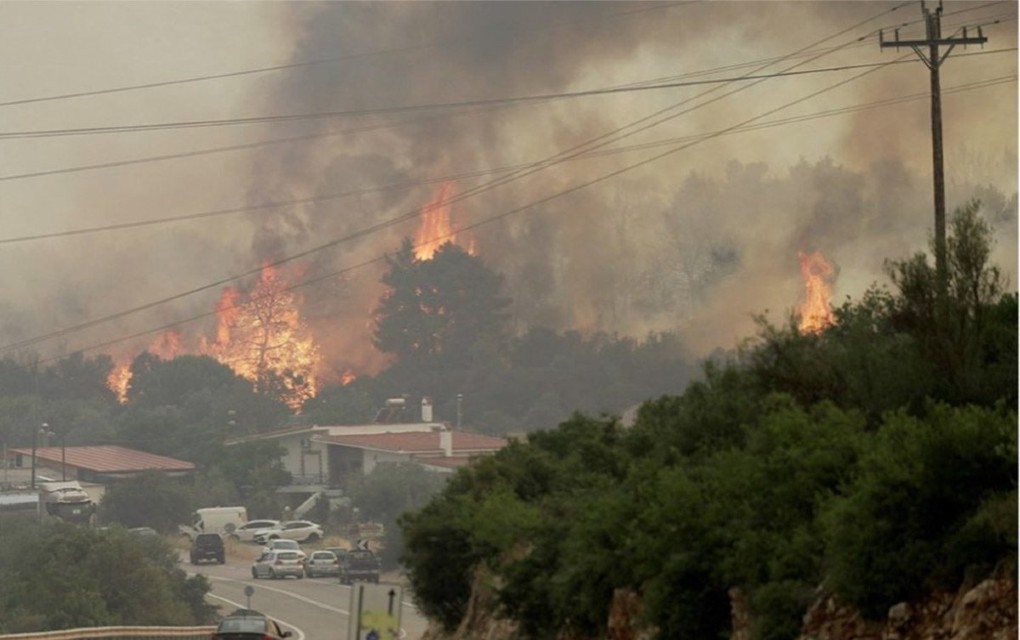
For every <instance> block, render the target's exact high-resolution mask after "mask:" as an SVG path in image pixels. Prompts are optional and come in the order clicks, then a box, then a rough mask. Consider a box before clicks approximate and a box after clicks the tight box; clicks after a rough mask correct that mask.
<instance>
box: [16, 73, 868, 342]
mask: <svg viewBox="0 0 1020 640" xmlns="http://www.w3.org/2000/svg"><path fill="white" fill-rule="evenodd" d="M874 71H875V69H870V70H867V71H864V72H862V73H860V74H858V75H857V76H855V77H854V78H850V79H848V80H843V81H840V82H837V83H835V84H832V85H830V86H828V87H826V88H824V89H820V90H817V91H814V92H812V93H810V94H808V95H806V96H803V97H801V98H798V99H797V100H794V101H792V102H788V103H786V104H784V105H781V106H779V107H775V108H773V109H770V110H768V111H766V112H764V113H761V114H758V115H757V116H753V117H751V118H748V119H746V120H743V121H741V122H739V123H737V124H735V125H732V126H731V127H727V128H725V129H722V130H719V131H718V132H716V134H715V135H711V136H706V137H704V138H701V139H698V140H695V141H691V142H687V143H683V144H680V145H678V146H675V147H674V148H672V149H669V150H667V151H664V152H661V153H658V154H656V155H654V156H651V157H649V158H646V159H644V160H641V161H639V162H637V163H634V164H630V165H628V166H626V167H623V168H620V169H616V170H614V171H611V172H609V173H606V174H603V175H601V176H599V177H597V178H594V179H592V180H589V181H587V182H584V183H581V184H577V185H574V186H572V187H569V188H567V189H564V190H562V191H558V192H556V193H554V194H551V195H548V196H545V197H543V198H540V199H538V200H534V201H532V202H529V203H527V204H525V205H522V206H519V207H515V208H513V209H510V210H507V211H504V212H502V213H499V214H496V215H493V216H490V217H488V218H484V219H482V220H480V221H478V222H475V223H472V224H470V225H465V226H462V227H460V228H458V229H456V230H455V231H452V232H451V233H447V234H443V235H441V236H438V237H434V238H430V239H428V240H424V241H422V242H421V243H420V244H418V245H412V248H419V247H422V246H427V245H431V244H433V243H437V242H441V241H443V240H448V239H450V238H452V237H454V236H456V234H458V233H461V232H463V231H468V230H471V229H475V228H478V227H481V226H483V225H486V224H491V223H493V222H496V221H498V220H502V219H504V218H507V217H509V216H511V215H515V214H517V213H521V212H523V211H526V210H529V209H533V208H535V207H537V206H539V205H542V204H546V203H548V202H551V201H553V200H556V199H558V198H561V197H563V196H566V195H570V194H572V193H576V192H578V191H581V190H582V189H586V188H588V187H590V186H593V185H595V184H599V183H601V182H605V181H607V180H610V179H612V178H615V177H617V176H619V175H622V174H624V173H628V172H630V171H633V170H634V169H637V168H640V167H643V166H645V165H648V164H651V163H653V162H657V161H658V160H661V159H663V158H665V157H668V156H671V155H673V154H674V153H678V152H680V151H683V150H684V149H687V148H689V147H691V146H693V145H695V144H698V143H700V142H703V141H705V140H709V139H713V138H715V137H719V136H721V135H724V134H726V133H728V132H731V131H733V130H736V129H738V128H740V127H744V126H746V125H748V124H750V123H752V122H754V121H757V120H759V119H761V118H764V117H766V116H769V115H772V114H773V113H777V112H778V111H781V110H783V109H786V108H789V107H792V106H794V105H796V104H800V103H801V102H804V101H806V100H810V99H812V98H815V97H817V96H819V95H821V94H823V93H826V92H828V91H831V90H833V89H836V88H838V87H841V86H843V85H845V84H847V83H849V82H852V81H854V80H857V79H859V78H861V77H863V76H865V75H867V74H869V73H873V72H874ZM319 249H321V247H319V248H317V249H315V250H313V251H317V250H319ZM304 253H311V251H309V252H304ZM387 257H388V256H387V254H383V255H381V256H377V257H375V258H371V259H369V260H366V261H363V262H361V263H358V264H355V265H351V266H349V267H345V268H343V269H339V270H336V271H332V272H330V273H326V274H323V275H320V276H316V277H313V278H308V279H305V280H302V281H301V282H298V283H295V284H293V285H289V286H287V287H283V288H282V289H281V291H292V290H295V289H299V288H302V287H306V286H309V285H311V284H315V283H317V282H321V281H323V280H327V279H331V278H335V277H337V276H340V275H344V274H346V273H349V272H351V271H355V270H358V269H362V268H364V267H367V266H370V265H372V264H375V263H378V262H381V261H383V260H385V259H386V258H387ZM293 259H294V258H293V257H290V258H286V259H284V260H280V261H277V262H275V263H272V264H270V265H266V267H275V266H279V265H280V264H283V263H284V262H288V261H291V260H293ZM263 268H265V267H260V268H259V269H257V270H255V271H253V272H251V273H249V274H246V275H251V274H252V273H258V272H259V271H261V270H262V269H263ZM234 279H236V278H231V280H234ZM224 283H225V282H224ZM204 288H209V287H203V289H204ZM184 295H190V294H184ZM175 297H183V295H181V296H175ZM156 304H159V303H152V304H150V305H146V307H145V308H151V307H152V306H155V305H156ZM235 307H236V305H230V306H229V307H228V308H235ZM139 310H141V309H139ZM216 313H217V312H216V311H208V312H204V313H200V314H198V315H195V316H191V317H189V318H186V319H184V320H178V321H175V322H171V323H167V324H164V325H161V326H159V327H155V328H150V329H146V330H144V331H139V332H136V333H133V334H131V335H127V336H121V337H119V338H115V339H112V340H107V341H104V342H101V343H99V344H93V345H91V346H88V347H85V348H83V349H78V350H77V352H83V351H94V350H96V349H102V348H104V347H108V346H111V345H114V344H119V343H121V342H126V341H128V340H133V339H135V338H140V337H142V336H146V335H150V334H153V333H159V332H162V331H167V330H169V329H173V328H175V327H179V326H181V325H184V324H189V323H191V322H195V321H197V320H201V319H204V318H209V317H212V316H214V315H216ZM123 315H126V313H121V314H117V316H116V317H122V316H123ZM107 319H113V317H109V316H108V317H107ZM101 321H102V320H101ZM98 322H99V321H93V322H90V323H87V324H88V325H89V326H93V325H94V324H97V323H98ZM79 327H82V325H79ZM72 329H73V328H72ZM72 329H68V330H65V331H61V332H57V333H58V334H59V335H64V334H65V333H67V332H70V331H71V330H72ZM49 337H56V334H51V336H48V337H46V339H48V338H49ZM22 346H26V345H22ZM14 348H20V347H19V346H18V345H11V346H8V347H2V348H0V352H3V351H7V350H9V349H14ZM58 359H59V357H52V358H46V359H41V360H40V361H39V362H50V361H53V360H58Z"/></svg>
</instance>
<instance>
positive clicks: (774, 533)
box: [401, 207, 1018, 640]
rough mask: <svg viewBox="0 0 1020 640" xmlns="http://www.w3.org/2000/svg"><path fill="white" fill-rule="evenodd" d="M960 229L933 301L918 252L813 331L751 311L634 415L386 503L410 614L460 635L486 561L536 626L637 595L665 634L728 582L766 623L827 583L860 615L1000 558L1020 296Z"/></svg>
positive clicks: (718, 626)
mask: <svg viewBox="0 0 1020 640" xmlns="http://www.w3.org/2000/svg"><path fill="white" fill-rule="evenodd" d="M951 231H952V235H951V240H950V243H949V246H950V248H951V249H950V251H951V254H952V256H953V257H952V258H950V260H949V264H950V270H951V272H952V273H951V276H950V283H951V286H950V287H949V293H948V295H947V296H946V297H945V300H944V304H945V308H943V309H939V308H938V307H937V306H936V300H937V295H936V291H935V288H934V287H935V286H936V283H935V279H934V277H932V273H933V270H932V269H931V267H929V266H928V265H927V262H926V260H925V259H924V257H923V256H920V257H918V256H915V257H914V258H911V259H908V260H907V261H903V262H891V263H890V267H889V268H890V276H891V279H892V281H893V283H894V285H895V286H896V288H897V291H895V292H889V291H886V290H884V289H881V288H878V287H874V288H872V289H871V290H870V291H869V292H867V293H866V294H865V296H864V297H863V298H862V300H860V301H858V302H853V301H849V302H847V303H846V304H845V305H844V306H843V307H842V308H841V309H840V310H839V311H838V313H837V319H838V321H837V323H836V324H835V325H833V326H831V327H829V328H828V329H826V330H824V331H822V332H821V333H818V334H814V333H812V334H801V333H800V332H799V330H798V329H797V327H796V325H795V323H793V322H792V321H791V322H789V323H787V324H785V325H782V326H772V325H770V324H769V323H767V322H765V321H764V320H763V321H761V324H760V330H759V333H758V335H757V336H756V337H755V338H754V339H753V340H750V341H749V342H748V343H747V344H745V345H744V346H743V348H742V349H740V350H739V351H738V352H736V353H733V354H730V355H729V356H728V357H720V358H716V359H714V360H712V361H710V362H708V363H706V365H705V373H704V377H703V379H702V380H700V381H697V382H695V383H693V384H691V385H690V386H688V388H687V389H686V390H685V391H684V393H682V394H680V395H675V396H663V397H661V398H658V399H657V400H654V401H650V402H647V403H645V404H644V405H643V406H642V407H641V409H640V411H639V412H638V416H637V420H636V422H635V424H634V425H633V427H631V428H624V427H622V426H621V424H620V423H619V421H618V420H617V419H616V418H614V417H612V416H600V417H590V416H586V415H583V414H577V415H575V416H573V417H572V418H570V419H569V420H566V421H564V422H562V423H561V424H560V425H559V426H558V427H557V428H555V429H552V430H548V431H538V432H535V433H532V434H530V435H529V436H528V438H527V441H526V442H525V443H514V444H512V445H511V446H509V447H507V448H506V449H503V450H502V451H500V452H498V453H497V454H496V455H494V456H492V457H491V458H486V459H483V460H480V461H478V462H477V463H476V464H474V465H472V466H471V467H469V468H467V469H463V470H461V471H460V472H459V473H458V474H457V475H456V477H454V478H453V479H452V480H451V481H450V483H449V484H448V485H447V486H446V488H445V489H444V490H443V491H442V492H441V493H440V494H438V495H437V496H436V497H435V498H434V499H433V500H432V501H431V502H429V503H428V504H427V505H426V506H424V507H423V508H422V509H420V510H418V511H415V512H411V513H408V514H405V515H404V517H403V518H402V519H401V524H402V526H403V531H404V537H405V553H404V561H405V564H406V565H407V566H408V567H409V569H410V577H411V582H412V586H413V588H414V591H415V593H416V595H417V596H418V598H419V604H420V606H421V608H422V610H423V611H425V612H426V613H428V614H429V615H430V616H433V617H435V618H436V619H438V620H440V621H442V622H443V623H444V624H445V625H446V626H447V628H449V629H453V628H456V627H457V626H458V625H459V624H460V623H461V621H462V620H463V618H464V616H465V615H466V614H467V607H468V602H469V597H470V595H471V589H472V586H473V585H474V584H475V583H474V578H475V576H478V575H485V576H487V578H486V584H488V585H493V586H492V587H491V588H493V589H494V591H495V595H496V598H497V600H498V602H499V605H500V607H501V610H502V611H503V612H504V614H505V615H507V616H508V617H509V618H510V619H512V620H514V621H516V622H517V623H518V624H519V625H520V627H521V629H522V632H523V633H524V634H526V635H527V636H528V637H535V638H553V637H559V636H562V635H563V634H567V635H574V636H579V637H592V638H599V637H607V635H608V629H607V628H606V624H607V619H608V612H609V611H610V605H611V603H612V600H613V598H614V595H615V594H618V593H621V592H622V593H628V592H629V593H633V594H636V595H638V596H639V597H640V600H641V612H642V615H643V619H644V623H645V624H646V625H647V626H648V627H649V628H651V629H654V630H655V631H656V632H657V633H658V635H659V636H660V637H693V638H708V637H724V636H726V635H728V634H729V633H731V631H732V630H731V628H730V625H731V603H730V598H731V596H732V594H733V593H735V592H737V593H741V594H743V595H744V596H746V601H747V602H748V604H749V606H750V609H751V616H752V617H751V634H752V637H753V638H754V639H755V640H781V639H786V638H790V637H795V636H796V635H797V634H798V632H799V629H800V625H801V621H802V618H803V615H804V613H805V612H806V609H807V607H808V606H809V604H810V603H811V601H812V599H813V598H814V597H816V595H817V589H818V588H819V586H820V585H824V588H825V589H828V592H827V593H831V594H833V595H835V596H836V597H837V598H838V599H839V600H841V601H843V602H845V603H847V604H850V605H852V606H854V607H856V608H857V609H858V610H859V611H860V612H861V613H862V614H864V615H865V616H867V617H874V616H879V615H884V614H885V612H886V611H887V610H888V608H889V607H890V606H891V605H893V604H895V603H897V602H900V601H903V600H909V599H911V598H915V597H918V596H920V595H923V594H924V592H925V591H926V590H929V589H948V590H956V589H958V588H959V587H960V585H961V584H964V583H965V582H968V581H974V580H979V579H981V578H983V577H986V576H990V575H993V574H995V572H997V571H1002V572H1005V574H1013V573H1014V572H1015V570H1016V553H1017V532H1016V521H1017V493H1016V491H1017V475H1018V474H1017V466H1016V456H1017V427H1016V425H1017V409H1016V402H1017V397H1016V389H1017V379H1016V375H1017V374H1016V371H1017V359H1016V342H1017V313H1016V299H1017V296H1016V294H1015V293H1005V292H1004V289H1003V286H1002V283H1001V281H1000V280H999V278H998V275H997V271H996V270H995V268H994V267H992V266H991V265H989V264H988V263H987V259H988V255H989V253H988V251H987V249H988V247H989V244H990V236H989V234H988V228H987V226H985V225H984V224H983V223H981V222H980V219H979V218H977V217H976V210H975V209H974V208H973V207H966V208H964V209H962V210H959V211H957V212H956V214H955V215H954V218H953V222H952V226H951ZM547 338H548V336H541V335H535V336H533V337H532V340H535V341H539V342H541V341H546V340H547ZM553 342H555V341H553ZM536 353H537V352H536ZM734 590H736V591H734Z"/></svg>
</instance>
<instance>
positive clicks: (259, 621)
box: [217, 618, 266, 633]
mask: <svg viewBox="0 0 1020 640" xmlns="http://www.w3.org/2000/svg"><path fill="white" fill-rule="evenodd" d="M217 631H218V632H219V633H264V632H265V631H266V620H265V618H227V619H226V620H223V621H221V622H220V626H219V628H218V629H217Z"/></svg>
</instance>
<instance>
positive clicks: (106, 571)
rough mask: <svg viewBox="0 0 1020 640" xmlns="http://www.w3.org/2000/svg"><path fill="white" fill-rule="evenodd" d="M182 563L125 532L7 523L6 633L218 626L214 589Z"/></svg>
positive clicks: (156, 544) (2, 567)
mask: <svg viewBox="0 0 1020 640" xmlns="http://www.w3.org/2000/svg"><path fill="white" fill-rule="evenodd" d="M178 562H179V561H178V558H177V552H176V551H175V550H174V549H172V548H171V547H170V546H169V545H168V544H166V543H165V542H164V541H163V540H161V539H159V538H154V537H139V536H135V535H132V534H130V533H128V532H127V530H126V529H123V528H121V527H114V528H111V529H105V530H96V529H87V528H78V527H74V526H72V525H67V524H63V523H54V524H45V525H42V524H39V523H35V522H30V521H23V522H19V523H16V524H11V523H8V522H5V524H4V544H3V545H0V573H2V574H3V576H4V579H3V580H2V581H0V632H2V633H17V632H22V631H28V630H31V631H48V630H56V629H74V628H78V627H101V626H117V625H175V626H180V625H199V624H207V623H209V622H211V621H212V619H213V614H214V612H215V608H214V607H212V606H211V605H209V604H207V603H206V602H205V600H204V598H205V594H206V593H208V592H209V583H208V582H207V581H206V579H205V577H203V576H193V577H188V576H187V574H186V573H185V572H184V570H183V569H181V568H180V567H179V566H178ZM54 585H59V586H60V588H59V589H54Z"/></svg>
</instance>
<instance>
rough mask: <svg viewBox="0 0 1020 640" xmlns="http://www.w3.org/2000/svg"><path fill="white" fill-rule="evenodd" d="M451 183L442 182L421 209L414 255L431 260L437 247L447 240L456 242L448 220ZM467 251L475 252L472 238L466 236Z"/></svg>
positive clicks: (451, 195) (451, 190)
mask: <svg viewBox="0 0 1020 640" xmlns="http://www.w3.org/2000/svg"><path fill="white" fill-rule="evenodd" d="M453 195H454V193H453V183H452V182H444V183H443V184H442V186H440V187H439V189H438V190H437V191H436V193H435V195H434V196H432V200H430V201H429V202H428V204H426V205H425V206H424V207H422V210H421V224H420V225H419V227H418V233H417V234H416V235H415V238H414V257H415V258H417V259H418V260H431V259H432V256H434V255H435V254H436V251H438V250H439V247H441V246H443V245H444V244H446V243H447V242H456V240H457V235H458V234H456V233H454V231H453V223H452V222H451V221H450V205H451V203H450V200H451V198H453ZM466 241H467V245H468V246H467V251H468V253H470V254H471V255H474V253H475V247H474V239H473V238H467V239H466Z"/></svg>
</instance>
